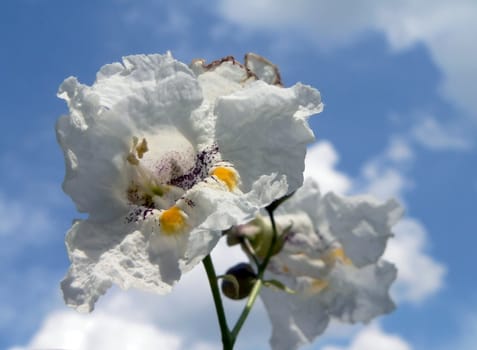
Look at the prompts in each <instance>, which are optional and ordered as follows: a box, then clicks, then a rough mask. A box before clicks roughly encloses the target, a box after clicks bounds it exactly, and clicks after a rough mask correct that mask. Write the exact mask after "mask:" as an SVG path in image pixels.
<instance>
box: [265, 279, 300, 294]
mask: <svg viewBox="0 0 477 350" xmlns="http://www.w3.org/2000/svg"><path fill="white" fill-rule="evenodd" d="M263 285H264V286H265V287H272V288H276V289H279V290H282V291H284V292H286V293H288V294H295V293H296V291H294V290H293V289H290V288H288V287H287V286H286V285H284V284H283V283H282V282H280V281H277V280H266V281H263Z"/></svg>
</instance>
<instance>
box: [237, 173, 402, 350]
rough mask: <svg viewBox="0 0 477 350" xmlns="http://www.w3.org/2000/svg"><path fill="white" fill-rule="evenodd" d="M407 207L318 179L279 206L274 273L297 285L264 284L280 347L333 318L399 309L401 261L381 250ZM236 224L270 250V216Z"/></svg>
mask: <svg viewBox="0 0 477 350" xmlns="http://www.w3.org/2000/svg"><path fill="white" fill-rule="evenodd" d="M401 215H402V208H401V207H400V206H399V205H398V203H397V202H395V201H394V200H390V201H387V202H385V203H378V202H376V201H375V200H373V199H372V198H367V197H354V198H345V197H340V196H337V195H335V194H334V193H331V192H330V193H328V194H326V195H325V196H324V197H321V195H320V192H319V189H318V185H317V184H316V183H315V182H313V181H312V180H311V179H307V180H306V181H305V184H304V185H303V187H302V188H300V189H299V190H297V192H296V193H295V194H294V195H293V196H292V197H291V198H290V199H288V200H287V201H285V202H284V203H283V204H282V205H281V206H280V207H279V208H278V209H277V211H276V222H277V226H278V230H279V232H282V234H285V235H286V236H285V243H284V245H283V247H282V249H281V250H280V252H279V253H278V254H277V255H275V256H273V257H272V259H271V260H270V264H269V265H268V268H267V270H268V273H267V274H266V279H276V280H278V281H280V282H282V283H284V284H285V285H286V286H287V287H288V288H289V289H292V290H294V291H295V293H294V294H289V293H285V292H283V291H281V290H276V289H271V288H264V289H262V292H261V298H262V300H263V302H264V304H265V307H266V309H267V312H268V314H269V317H270V320H271V322H272V326H273V333H272V337H271V339H270V343H271V345H272V348H273V349H286V350H289V349H296V348H298V347H299V346H300V345H302V344H305V343H309V342H311V341H312V340H313V339H314V338H315V337H317V336H318V335H320V334H321V333H322V332H323V331H324V330H325V329H326V327H327V326H328V322H329V321H330V319H331V318H334V319H338V320H340V321H343V322H349V323H355V322H368V321H370V320H371V319H372V318H374V317H376V316H378V315H380V314H384V313H388V312H390V311H392V310H393V309H394V304H393V302H392V300H391V299H390V297H389V294H388V290H389V287H390V285H391V283H392V282H393V281H394V279H395V277H396V269H395V267H394V266H393V265H392V264H390V263H388V262H386V261H383V260H380V257H381V255H382V254H383V252H384V249H385V246H386V241H387V239H388V238H389V237H391V236H392V233H391V226H392V225H393V224H394V223H395V222H396V221H397V220H398V219H399V217H400V216H401ZM254 228H255V229H254ZM232 232H233V233H235V234H238V235H240V234H242V235H247V236H248V237H249V239H251V241H252V244H255V246H258V247H259V249H261V250H262V253H263V251H264V250H265V249H264V247H268V246H269V243H268V242H267V241H269V240H270V238H265V239H263V235H264V234H265V237H267V235H268V237H271V236H270V233H271V232H272V231H271V226H270V221H269V220H268V219H267V218H266V217H259V218H256V219H255V220H254V221H252V224H248V225H241V226H239V227H238V228H237V229H235V231H232ZM283 232H285V233H283ZM260 235H262V238H260V237H259V236H260ZM257 242H258V244H257ZM259 255H260V254H259Z"/></svg>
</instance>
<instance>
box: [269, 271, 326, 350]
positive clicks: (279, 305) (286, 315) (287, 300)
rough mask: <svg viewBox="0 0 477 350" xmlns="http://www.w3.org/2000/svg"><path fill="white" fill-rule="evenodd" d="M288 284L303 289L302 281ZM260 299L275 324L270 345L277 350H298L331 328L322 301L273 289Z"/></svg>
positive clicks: (290, 281)
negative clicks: (301, 286)
mask: <svg viewBox="0 0 477 350" xmlns="http://www.w3.org/2000/svg"><path fill="white" fill-rule="evenodd" d="M275 277H276V276H275ZM286 281H287V282H288V283H287V284H288V285H291V286H292V288H295V289H298V288H299V282H298V281H292V280H290V279H289V280H286ZM260 297H261V298H262V301H263V304H264V305H265V308H266V310H267V313H268V316H269V318H270V321H271V323H272V336H271V338H270V345H271V347H272V349H274V350H293V349H298V347H299V346H300V345H303V344H307V343H310V342H311V341H312V340H313V339H314V338H315V337H317V336H318V335H320V334H321V333H323V332H324V331H325V329H326V328H327V327H328V324H329V321H330V316H329V314H328V311H327V309H326V305H324V304H323V303H322V301H321V300H320V299H316V298H310V297H309V296H308V295H305V294H291V295H290V294H287V293H284V292H282V291H278V290H274V289H271V288H265V289H263V290H262V291H261V293H260Z"/></svg>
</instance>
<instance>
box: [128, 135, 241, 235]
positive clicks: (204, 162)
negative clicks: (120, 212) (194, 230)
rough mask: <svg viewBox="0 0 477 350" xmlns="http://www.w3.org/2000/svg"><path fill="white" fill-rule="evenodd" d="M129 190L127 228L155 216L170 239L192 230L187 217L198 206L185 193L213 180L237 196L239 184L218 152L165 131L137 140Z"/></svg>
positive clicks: (132, 149) (133, 145) (131, 153)
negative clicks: (198, 149) (200, 147)
mask: <svg viewBox="0 0 477 350" xmlns="http://www.w3.org/2000/svg"><path fill="white" fill-rule="evenodd" d="M126 161H127V163H128V167H127V171H128V172H129V174H128V179H129V186H128V188H127V199H128V201H129V203H130V204H131V205H132V206H131V211H130V213H129V215H128V217H127V220H128V221H129V222H131V221H138V220H143V219H146V217H148V216H149V215H157V216H156V217H157V218H158V223H159V225H160V228H161V232H163V233H164V234H166V235H172V234H176V233H182V232H185V231H187V230H188V229H190V226H191V223H190V222H188V220H189V218H188V215H187V214H186V212H187V213H188V212H189V210H193V209H192V208H194V206H195V203H194V202H193V201H192V200H191V199H190V198H188V196H187V191H188V190H189V189H190V188H192V187H193V186H194V185H195V184H197V183H198V182H200V181H204V180H206V179H207V178H214V179H215V180H216V181H215V182H214V183H217V182H219V183H222V184H223V186H224V190H228V191H234V190H235V189H236V188H237V187H238V185H239V181H240V177H239V174H238V172H237V171H236V170H235V169H234V168H233V166H232V164H231V163H229V162H225V161H221V160H220V155H219V149H218V147H217V146H216V145H211V146H209V147H207V148H205V149H203V150H201V151H199V152H198V151H197V150H196V148H195V147H194V146H193V145H192V144H191V143H190V142H189V140H188V139H187V138H186V137H185V136H184V135H183V134H182V133H180V132H179V131H178V130H177V129H174V128H171V129H169V130H168V129H167V128H166V129H163V130H161V131H160V132H158V133H155V134H154V135H144V136H141V137H136V136H135V137H133V139H132V142H131V147H130V149H129V152H128V154H127V155H126Z"/></svg>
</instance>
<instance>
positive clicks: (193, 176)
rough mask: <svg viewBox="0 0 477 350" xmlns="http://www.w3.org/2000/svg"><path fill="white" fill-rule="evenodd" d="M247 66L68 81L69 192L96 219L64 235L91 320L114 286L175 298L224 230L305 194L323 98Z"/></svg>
mask: <svg viewBox="0 0 477 350" xmlns="http://www.w3.org/2000/svg"><path fill="white" fill-rule="evenodd" d="M246 57H247V58H246V63H247V66H244V65H242V64H240V63H238V62H236V61H235V60H233V58H231V57H229V58H225V59H222V60H219V61H216V62H213V63H211V64H209V65H206V64H205V63H204V61H202V60H197V61H195V62H193V64H192V65H191V67H190V68H189V67H188V66H186V65H184V64H183V63H181V62H178V61H176V60H175V59H173V58H172V56H171V55H170V54H166V55H148V56H146V55H138V56H128V57H125V58H123V62H122V63H113V64H109V65H106V66H104V67H102V68H101V70H100V71H99V72H98V74H97V79H96V82H95V83H94V84H93V85H92V86H87V85H83V84H80V83H79V82H78V81H77V79H76V78H73V77H70V78H68V79H66V80H65V81H64V82H63V84H62V85H61V87H60V89H59V93H58V96H59V97H61V98H63V99H64V100H66V102H67V104H68V107H69V111H70V114H69V115H68V116H63V117H61V118H60V119H59V120H58V123H57V136H58V140H59V143H60V145H61V147H62V149H63V151H64V155H65V162H66V176H65V180H64V183H63V188H64V190H65V192H66V193H67V194H69V195H70V196H71V198H72V199H73V200H74V202H75V203H76V206H77V208H78V210H79V211H81V212H86V213H88V218H87V219H86V220H78V221H76V222H75V223H74V224H73V227H72V228H71V229H70V231H69V232H68V234H67V238H66V245H67V249H68V254H69V257H70V260H71V262H72V264H71V267H70V269H69V272H68V274H67V276H66V278H65V279H64V281H63V282H62V289H63V294H64V298H65V302H66V303H67V304H68V305H70V306H73V307H76V308H77V309H78V310H80V311H91V310H92V309H93V307H94V303H95V302H96V300H97V299H98V298H99V296H100V295H102V294H104V293H105V292H106V290H107V289H108V288H109V287H110V286H111V285H112V284H113V283H114V284H117V285H119V286H120V287H122V288H129V287H135V288H140V289H142V290H148V291H153V292H157V293H166V292H168V291H169V290H170V289H171V287H172V285H173V284H174V283H175V282H176V281H177V280H178V279H179V278H180V276H181V274H182V273H183V272H186V271H188V270H190V269H191V268H192V267H193V266H194V265H196V264H197V263H198V262H200V261H201V260H202V259H203V258H204V256H206V255H207V254H208V253H209V252H210V251H211V249H212V248H213V247H214V246H215V244H216V242H217V240H218V239H219V237H220V234H221V230H224V229H226V228H228V227H230V226H231V225H234V224H238V223H241V222H244V220H249V219H250V218H251V217H253V215H254V213H255V212H256V210H257V209H259V208H261V207H263V206H265V205H267V204H268V203H270V202H271V201H273V200H274V199H276V198H278V197H280V196H283V195H284V194H285V193H287V192H290V191H293V190H295V189H296V188H297V187H299V186H300V185H301V182H302V171H303V166H304V165H303V162H304V155H305V147H306V144H307V143H309V142H310V141H312V139H313V134H312V132H311V130H310V129H309V127H308V124H307V121H306V118H307V117H308V116H309V115H311V114H315V113H318V112H320V111H321V109H322V104H321V99H320V94H319V92H318V91H316V90H315V89H312V88H311V87H308V86H305V85H302V84H296V85H294V86H293V87H291V88H283V87H281V86H280V76H279V74H278V70H277V69H276V67H275V66H273V65H272V64H271V63H270V62H268V61H267V60H265V59H263V58H261V57H259V56H257V55H253V54H249V55H247V56H246ZM259 78H263V79H265V81H262V80H259ZM267 82H268V83H267ZM269 83H271V84H269Z"/></svg>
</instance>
